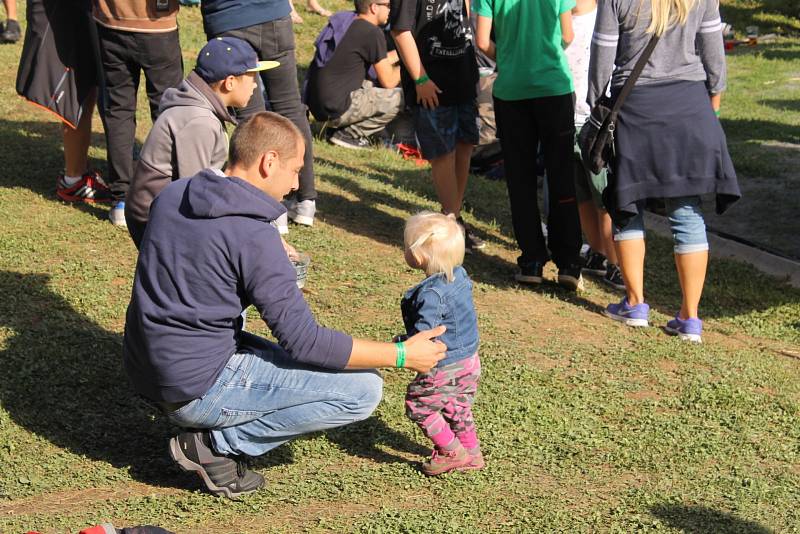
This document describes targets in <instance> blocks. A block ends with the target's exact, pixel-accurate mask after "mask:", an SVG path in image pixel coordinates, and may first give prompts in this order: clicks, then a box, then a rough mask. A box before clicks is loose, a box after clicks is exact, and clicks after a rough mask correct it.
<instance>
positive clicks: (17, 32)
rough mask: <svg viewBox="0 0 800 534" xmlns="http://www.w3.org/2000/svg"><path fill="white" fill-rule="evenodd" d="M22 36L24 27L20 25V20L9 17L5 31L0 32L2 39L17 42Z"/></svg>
mask: <svg viewBox="0 0 800 534" xmlns="http://www.w3.org/2000/svg"><path fill="white" fill-rule="evenodd" d="M21 37H22V29H21V28H20V27H19V22H17V21H16V20H11V19H8V21H6V24H5V26H3V33H2V34H0V41H2V42H4V43H16V42H17V41H19V40H20V38H21Z"/></svg>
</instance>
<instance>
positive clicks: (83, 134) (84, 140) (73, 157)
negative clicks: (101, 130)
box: [62, 90, 97, 176]
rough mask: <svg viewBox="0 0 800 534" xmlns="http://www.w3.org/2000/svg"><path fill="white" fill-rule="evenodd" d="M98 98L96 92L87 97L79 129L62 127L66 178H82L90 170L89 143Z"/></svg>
mask: <svg viewBox="0 0 800 534" xmlns="http://www.w3.org/2000/svg"><path fill="white" fill-rule="evenodd" d="M96 98H97V91H96V90H95V91H92V93H91V94H90V95H88V96H87V97H86V100H85V101H84V103H83V108H84V109H83V114H82V115H81V120H80V122H79V123H78V127H77V128H71V127H70V126H67V125H66V124H64V125H63V126H62V131H63V136H64V174H65V175H66V176H81V175H82V174H83V173H84V172H86V170H87V169H88V168H89V161H88V159H89V143H90V141H91V137H92V115H93V112H94V105H95V101H96Z"/></svg>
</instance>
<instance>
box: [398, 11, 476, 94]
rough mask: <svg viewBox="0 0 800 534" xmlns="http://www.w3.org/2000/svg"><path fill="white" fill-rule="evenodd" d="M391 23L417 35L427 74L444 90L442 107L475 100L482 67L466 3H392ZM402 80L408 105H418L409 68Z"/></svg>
mask: <svg viewBox="0 0 800 534" xmlns="http://www.w3.org/2000/svg"><path fill="white" fill-rule="evenodd" d="M389 24H390V27H391V29H392V30H395V31H397V30H400V31H403V30H409V31H411V33H412V34H413V35H414V40H415V41H416V43H417V49H418V50H419V56H420V59H421V60H422V65H423V67H425V72H427V73H428V76H430V78H431V79H432V80H433V81H434V83H436V85H437V86H438V87H439V89H441V90H442V92H441V93H440V94H439V104H440V105H443V106H452V105H456V104H465V103H468V102H471V101H472V100H474V99H475V96H476V83H477V81H478V65H477V63H476V60H475V49H474V47H473V36H472V28H471V26H470V24H469V17H468V16H467V6H466V0H391V15H390V19H389ZM402 78H403V91H404V92H405V96H406V102H410V103H413V102H416V101H417V93H416V89H415V87H414V80H412V79H411V76H410V75H409V74H408V71H406V69H405V68H404V69H403V73H402Z"/></svg>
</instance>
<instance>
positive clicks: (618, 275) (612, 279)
mask: <svg viewBox="0 0 800 534" xmlns="http://www.w3.org/2000/svg"><path fill="white" fill-rule="evenodd" d="M603 282H605V283H606V284H608V285H610V286H611V287H613V288H614V289H618V290H620V291H625V280H623V278H622V271H620V270H619V267H617V266H616V265H614V264H613V263H608V264H607V266H606V274H605V275H604V276H603Z"/></svg>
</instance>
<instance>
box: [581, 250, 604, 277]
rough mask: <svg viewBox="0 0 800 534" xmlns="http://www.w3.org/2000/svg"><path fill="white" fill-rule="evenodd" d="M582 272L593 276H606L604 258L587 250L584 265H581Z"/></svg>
mask: <svg viewBox="0 0 800 534" xmlns="http://www.w3.org/2000/svg"><path fill="white" fill-rule="evenodd" d="M583 272H584V273H586V274H593V275H595V276H603V275H604V274H606V257H605V256H603V255H602V254H600V253H599V252H595V251H594V250H592V249H589V250H588V252H587V253H586V263H584V265H583Z"/></svg>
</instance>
